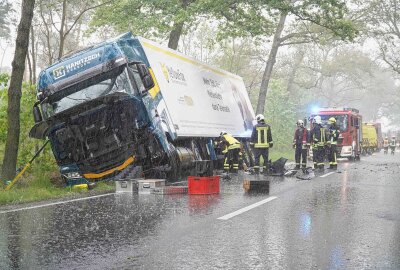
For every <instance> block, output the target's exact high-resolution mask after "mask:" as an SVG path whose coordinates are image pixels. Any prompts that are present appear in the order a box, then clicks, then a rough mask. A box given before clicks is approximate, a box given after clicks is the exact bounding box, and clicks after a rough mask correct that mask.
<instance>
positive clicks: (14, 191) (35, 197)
mask: <svg viewBox="0 0 400 270" xmlns="http://www.w3.org/2000/svg"><path fill="white" fill-rule="evenodd" d="M50 167H52V168H49V166H48V165H45V164H34V165H33V168H30V169H29V170H27V171H26V173H25V175H24V176H23V177H22V178H21V179H20V181H19V182H17V183H16V184H15V185H14V186H13V187H12V188H11V190H8V191H5V190H4V188H5V185H4V183H3V184H1V185H2V187H1V188H0V205H10V204H19V203H27V202H34V201H43V200H49V199H56V198H65V197H83V196H86V195H87V194H97V193H102V192H105V191H113V190H115V184H114V182H101V183H98V184H96V186H95V188H94V189H92V190H90V191H87V190H75V189H72V188H71V187H56V186H55V185H54V184H53V183H52V182H51V178H52V177H54V176H52V175H54V172H56V171H57V170H58V168H57V167H56V166H55V165H51V166H50ZM53 167H54V168H53ZM43 172H44V173H43Z"/></svg>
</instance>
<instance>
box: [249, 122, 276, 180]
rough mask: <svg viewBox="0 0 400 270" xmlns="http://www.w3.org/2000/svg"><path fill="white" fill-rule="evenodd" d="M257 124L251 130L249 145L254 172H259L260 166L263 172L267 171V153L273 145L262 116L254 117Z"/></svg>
mask: <svg viewBox="0 0 400 270" xmlns="http://www.w3.org/2000/svg"><path fill="white" fill-rule="evenodd" d="M256 120H257V124H256V125H255V126H254V128H253V132H252V134H251V142H250V145H251V146H253V147H254V148H253V153H254V161H255V163H254V172H255V173H259V172H260V166H261V168H262V169H263V172H264V173H265V172H268V171H269V163H268V162H269V160H268V151H269V148H272V147H273V145H274V143H273V141H272V134H271V128H270V126H269V125H267V124H266V123H265V120H264V116H263V115H262V114H258V115H257V116H256ZM261 156H262V158H263V164H260V157H261Z"/></svg>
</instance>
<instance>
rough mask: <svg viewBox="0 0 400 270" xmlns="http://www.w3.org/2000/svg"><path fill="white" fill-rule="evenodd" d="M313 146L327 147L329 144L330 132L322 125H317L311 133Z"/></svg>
mask: <svg viewBox="0 0 400 270" xmlns="http://www.w3.org/2000/svg"><path fill="white" fill-rule="evenodd" d="M310 137H311V140H312V143H313V145H315V146H325V145H326V143H327V142H328V139H329V137H328V132H327V130H326V128H324V127H323V126H322V125H319V124H316V125H315V126H314V127H313V129H312V130H311V132H310Z"/></svg>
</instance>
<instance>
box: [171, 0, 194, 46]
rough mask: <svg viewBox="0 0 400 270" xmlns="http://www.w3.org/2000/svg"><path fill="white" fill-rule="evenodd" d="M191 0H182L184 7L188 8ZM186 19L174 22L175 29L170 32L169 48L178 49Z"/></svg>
mask: <svg viewBox="0 0 400 270" xmlns="http://www.w3.org/2000/svg"><path fill="white" fill-rule="evenodd" d="M190 1H191V0H181V7H182V9H184V10H186V8H187V7H188V5H189V3H190ZM183 25H184V21H179V22H174V29H172V31H171V33H170V34H169V40H168V48H171V49H173V50H176V49H178V44H179V39H180V37H181V34H182V30H183Z"/></svg>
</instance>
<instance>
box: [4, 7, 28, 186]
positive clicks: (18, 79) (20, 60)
mask: <svg viewBox="0 0 400 270" xmlns="http://www.w3.org/2000/svg"><path fill="white" fill-rule="evenodd" d="M34 6H35V0H23V1H22V11H21V20H20V23H19V25H18V32H17V39H16V44H15V54H14V60H13V62H12V73H11V80H10V88H9V89H8V108H7V128H8V129H7V131H8V132H7V140H6V146H5V151H4V160H3V167H2V177H3V179H6V180H11V179H13V178H14V176H15V168H16V165H17V156H18V146H19V131H20V122H19V121H20V119H19V117H20V102H21V86H22V77H23V75H24V70H25V59H26V54H27V51H28V46H29V30H30V28H31V24H32V17H33V8H34Z"/></svg>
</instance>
